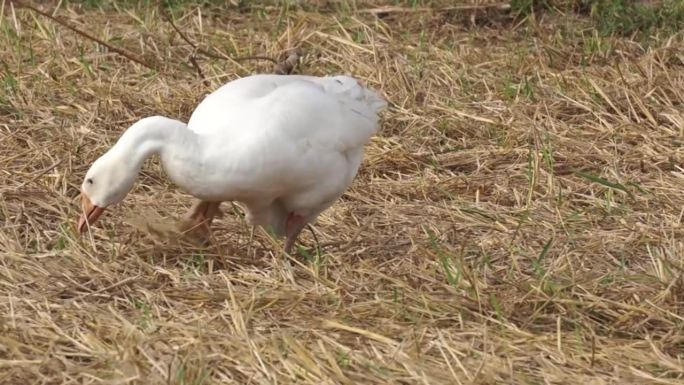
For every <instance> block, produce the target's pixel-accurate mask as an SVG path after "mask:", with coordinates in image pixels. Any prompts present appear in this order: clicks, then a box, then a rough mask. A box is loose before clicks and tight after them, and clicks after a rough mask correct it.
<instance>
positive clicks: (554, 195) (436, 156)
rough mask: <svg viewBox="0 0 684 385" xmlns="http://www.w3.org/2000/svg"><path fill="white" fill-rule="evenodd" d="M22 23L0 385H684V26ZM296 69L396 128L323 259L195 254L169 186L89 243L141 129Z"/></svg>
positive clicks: (349, 6) (431, 11)
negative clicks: (286, 60)
mask: <svg viewBox="0 0 684 385" xmlns="http://www.w3.org/2000/svg"><path fill="white" fill-rule="evenodd" d="M606 1H609V0H605V1H604V3H605V2H606ZM610 1H613V2H614V3H616V4H617V3H620V2H621V0H610ZM0 3H1V4H0V6H1V8H0V14H1V16H0V180H1V181H2V182H1V183H0V224H1V225H2V229H1V230H0V383H2V384H12V385H13V384H61V383H64V384H67V383H68V384H178V385H180V384H185V385H190V384H192V385H200V384H291V383H292V384H294V383H296V384H381V383H382V384H684V278H683V274H684V227H683V226H684V223H683V216H684V34H683V33H682V32H678V31H677V30H676V29H677V26H678V25H679V26H681V24H677V23H679V21H678V20H680V19H677V17H679V16H682V15H684V10H682V9H679V10H677V9H671V10H670V11H669V12H670V13H666V12H661V13H653V14H651V16H652V17H653V19H652V20H651V19H648V20H641V21H639V20H637V21H634V20H633V19H625V20H628V21H629V23H628V22H624V20H622V19H620V18H619V17H618V16H615V15H616V14H615V13H610V12H612V11H610V10H608V11H605V14H603V15H602V16H601V15H597V14H598V11H596V9H594V11H591V10H590V9H589V7H586V6H585V7H582V6H581V3H587V1H581V0H578V1H576V3H577V4H578V6H577V7H574V8H571V7H562V6H554V5H553V4H551V5H549V4H550V3H554V2H553V1H551V2H546V3H544V5H543V6H537V7H534V8H529V7H527V5H526V4H528V3H529V2H525V1H520V0H518V1H513V2H510V3H509V2H508V1H499V2H496V3H494V2H490V3H489V4H488V3H487V2H486V1H479V2H477V3H478V4H475V2H458V1H441V2H438V1H433V2H430V1H412V2H401V1H370V0H369V1H365V0H357V1H349V2H335V1H323V0H319V1H311V2H282V1H280V2H276V1H270V2H267V1H263V2H256V1H255V2H249V1H233V2H225V4H224V2H220V1H194V2H181V1H166V2H164V5H158V4H156V2H154V1H148V2H145V1H140V2H133V1H122V2H119V3H118V5H112V4H110V3H109V2H105V1H94V0H91V1H84V2H76V1H45V2H37V1H35V2H32V3H29V2H28V1H24V2H14V1H12V0H4V1H0ZM24 3H28V5H30V6H32V7H35V8H36V9H37V10H40V11H42V12H44V13H45V14H46V15H47V16H46V15H43V14H41V13H39V12H37V11H36V10H30V9H27V8H25V7H22V5H27V4H24ZM558 3H562V2H559V1H556V2H555V4H558ZM646 3H648V4H646V5H643V6H644V7H657V6H658V4H660V3H663V2H657V1H656V2H646ZM664 3H666V4H670V6H671V7H676V4H675V3H672V2H667V1H665V2H664ZM31 4H32V5H31ZM492 4H494V5H492ZM538 4H540V3H538ZM672 4H675V5H674V6H673V5H672ZM160 10H163V12H161V11H160ZM679 11H681V12H682V13H681V14H677V13H676V12H679ZM164 15H166V16H164ZM611 15H612V16H611ZM624 15H626V17H636V16H634V14H628V13H624ZM630 15H631V16H630ZM48 16H52V17H54V18H56V19H58V20H56V19H51V18H50V17H48ZM171 20H172V22H171ZM663 20H664V21H663ZM630 23H631V24H630ZM649 23H650V24H649ZM668 23H669V24H668ZM65 25H69V26H71V27H74V28H76V29H78V30H80V31H82V32H85V33H87V34H88V35H89V36H90V37H87V36H83V35H81V34H78V33H76V32H74V31H73V30H70V29H69V28H67V27H66V26H65ZM673 26H674V28H673ZM94 39H98V40H100V41H101V43H104V44H101V43H98V42H96V41H95V40H94ZM106 45H107V46H109V48H108V47H106ZM293 48H301V49H302V50H303V51H302V52H303V53H304V56H303V57H302V60H301V63H300V65H298V66H297V67H296V69H295V73H304V74H315V75H325V74H337V73H350V74H353V75H355V76H357V77H358V78H359V79H361V80H362V81H363V82H364V83H365V84H367V85H369V86H371V87H373V88H375V89H377V90H379V91H380V92H381V93H382V95H384V96H385V97H386V98H387V100H388V101H389V102H390V106H389V108H388V109H387V111H386V112H384V113H383V115H382V129H381V132H380V133H379V135H378V136H377V137H375V138H373V140H372V142H371V143H370V144H369V146H368V147H367V152H366V157H365V159H364V162H363V165H362V167H361V170H360V171H359V175H358V177H357V178H356V179H355V181H354V183H353V185H352V187H351V188H350V189H349V190H348V191H347V193H346V194H345V195H344V197H343V198H342V199H341V200H340V201H339V202H337V203H336V204H335V205H334V206H333V207H332V208H331V209H329V210H328V211H326V212H324V214H323V215H322V216H321V218H320V220H319V221H318V222H317V223H316V224H315V225H314V226H313V228H314V231H315V233H316V238H317V239H318V242H319V243H318V246H317V245H316V243H315V241H314V237H313V236H312V234H311V232H309V231H305V232H303V233H302V237H301V238H300V246H299V250H298V252H297V253H296V254H295V255H293V256H287V255H285V254H284V253H283V252H282V250H281V243H279V242H274V241H272V240H271V239H270V238H269V237H268V236H267V235H266V234H264V233H263V232H259V233H257V234H256V237H255V239H254V240H253V241H252V242H249V230H250V229H249V227H248V226H247V225H246V224H245V222H244V220H243V218H242V214H241V212H240V211H239V210H238V209H237V207H233V208H231V206H230V205H225V208H226V210H225V215H224V216H223V217H222V218H220V219H219V220H218V221H216V222H215V223H214V225H213V229H214V239H213V241H212V242H211V244H210V245H208V246H203V247H199V246H196V245H193V244H192V243H189V242H185V241H183V240H180V241H179V239H178V237H177V236H175V235H174V234H173V233H172V232H171V230H169V224H170V223H173V221H175V220H177V219H178V218H179V217H181V216H182V215H183V214H184V212H185V211H186V210H187V209H188V207H189V206H190V204H191V203H192V198H191V197H190V196H188V195H186V194H184V193H182V192H181V191H179V190H178V189H177V188H176V187H175V186H174V185H173V184H171V183H170V182H169V181H168V179H167V178H166V176H165V175H164V172H163V171H162V169H161V167H160V165H159V162H158V160H156V159H153V160H152V161H150V162H148V163H147V164H146V166H145V168H144V171H143V173H142V174H141V176H140V178H139V181H138V183H137V184H136V187H135V189H134V190H133V191H132V193H131V194H130V195H129V196H128V198H127V199H126V200H125V201H124V203H122V204H121V205H119V206H117V207H116V208H115V209H112V210H108V212H107V214H106V215H105V216H103V218H102V219H101V221H100V222H98V226H97V227H96V228H93V230H92V232H90V233H86V234H85V235H84V236H83V237H79V236H77V235H76V233H75V230H74V221H75V219H76V217H77V215H78V214H79V213H80V206H79V204H80V202H79V200H78V190H79V186H80V183H81V181H82V178H83V176H84V174H85V172H86V170H87V169H88V167H89V166H90V164H91V162H92V161H93V160H94V159H96V158H97V157H98V156H100V155H101V154H102V153H103V152H104V151H105V150H106V149H107V148H108V147H109V146H111V145H112V144H113V143H114V142H115V141H116V140H117V138H118V137H119V135H120V134H121V133H122V132H123V130H125V129H126V128H127V127H128V126H129V125H130V124H131V123H133V122H134V121H136V120H137V119H140V118H142V117H145V116H149V115H157V114H160V115H166V116H169V117H174V118H178V119H182V120H187V119H188V118H189V116H190V113H191V112H192V110H193V109H194V106H196V105H197V103H199V101H200V100H201V99H202V97H203V96H204V95H206V94H207V93H208V92H210V91H212V90H214V89H216V88H217V87H218V86H219V85H221V84H223V83H225V82H227V81H229V80H232V79H235V78H237V77H240V76H245V75H249V74H253V73H259V72H272V71H273V68H274V64H273V63H272V62H271V61H268V60H233V58H237V57H242V56H265V57H269V58H274V59H278V60H280V59H282V57H283V56H284V55H286V54H287V52H288V50H290V49H293ZM116 50H119V51H120V52H116ZM126 56H129V57H126ZM198 69H199V70H198ZM265 113H267V112H265Z"/></svg>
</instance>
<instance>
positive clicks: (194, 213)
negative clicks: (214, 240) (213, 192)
mask: <svg viewBox="0 0 684 385" xmlns="http://www.w3.org/2000/svg"><path fill="white" fill-rule="evenodd" d="M219 206H221V202H207V201H197V202H195V203H194V204H193V205H192V207H191V208H190V210H188V212H187V214H185V221H184V222H183V223H182V225H181V229H182V230H183V231H184V232H188V233H192V234H196V235H199V236H201V237H202V238H205V239H206V238H209V235H210V234H211V230H210V228H209V226H210V225H211V222H212V220H213V219H214V217H217V216H220V215H221V210H220V209H219Z"/></svg>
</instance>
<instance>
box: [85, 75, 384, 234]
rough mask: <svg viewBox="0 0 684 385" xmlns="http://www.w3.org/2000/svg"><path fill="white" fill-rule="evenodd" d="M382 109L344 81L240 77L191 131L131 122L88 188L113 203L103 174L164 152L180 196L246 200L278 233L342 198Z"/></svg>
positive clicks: (155, 120) (172, 124) (256, 219)
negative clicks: (119, 164)
mask: <svg viewBox="0 0 684 385" xmlns="http://www.w3.org/2000/svg"><path fill="white" fill-rule="evenodd" d="M385 106H386V103H385V101H384V100H383V99H382V98H381V97H380V96H378V94H376V93H375V92H374V91H371V90H369V89H367V88H365V87H363V86H361V85H360V84H359V83H358V82H357V81H356V80H355V79H353V78H351V77H348V76H334V77H314V76H299V75H254V76H249V77H245V78H241V79H238V80H235V81H232V82H230V83H227V84H225V85H224V86H222V87H221V88H219V89H217V90H216V91H214V92H213V93H211V94H209V95H208V96H207V97H206V98H205V99H204V100H203V101H202V102H201V103H200V104H199V105H198V106H197V108H196V109H195V111H194V112H193V114H192V116H191V117H190V120H189V122H188V123H187V125H185V124H184V123H182V122H179V121H177V120H173V119H168V118H163V117H151V118H145V119H142V120H141V121H139V122H138V123H136V124H134V125H133V126H131V128H129V129H128V130H127V131H126V133H124V135H122V137H121V138H120V140H119V141H118V142H117V144H116V145H115V146H114V147H112V149H110V150H109V151H108V153H107V154H105V155H103V156H102V157H101V158H100V159H98V160H97V161H96V162H95V163H94V164H93V166H92V167H91V170H89V172H88V174H87V175H86V178H85V181H84V184H83V187H82V191H83V193H84V196H86V197H87V198H88V200H89V201H90V202H91V204H92V205H94V206H100V207H106V206H107V205H109V204H111V203H116V202H112V201H117V200H120V199H123V197H121V196H120V195H121V194H120V193H118V194H114V193H110V195H112V196H113V195H116V199H114V198H112V197H110V196H107V192H105V191H102V190H106V186H105V187H102V185H103V184H105V185H106V184H107V183H109V184H115V183H116V182H114V181H109V180H110V179H112V178H110V177H108V176H107V175H106V174H107V173H109V174H112V173H114V174H121V173H126V172H127V171H125V170H124V171H121V170H114V171H116V172H114V171H112V170H109V169H113V168H115V167H114V166H109V164H110V163H115V162H116V160H117V159H119V160H121V159H122V158H126V160H127V161H128V162H132V163H133V164H134V166H135V167H131V168H130V169H131V170H132V171H128V172H135V173H136V174H137V171H139V168H140V166H141V165H142V162H143V161H144V159H145V158H147V157H149V156H150V155H152V154H155V153H158V154H159V155H160V157H161V160H162V164H163V167H164V169H165V171H166V172H167V174H168V175H169V177H170V178H171V179H172V180H173V181H174V182H175V183H176V184H177V185H178V186H179V187H180V188H181V189H182V190H184V191H186V192H187V193H189V194H191V195H193V196H195V197H197V198H199V199H201V200H203V201H210V202H222V201H237V202H240V203H242V205H243V206H244V207H245V209H246V212H247V220H248V222H249V223H250V224H252V225H261V226H264V227H267V228H270V229H272V230H273V231H274V232H275V233H276V234H279V235H282V234H284V233H285V231H286V229H285V227H286V223H287V217H288V215H298V216H301V217H303V218H305V220H306V222H307V223H308V222H310V221H313V220H314V219H315V218H316V217H317V216H318V214H320V213H321V212H322V211H323V210H325V209H326V208H328V207H329V206H330V205H332V204H333V203H334V202H335V201H336V200H337V199H338V198H339V197H340V196H341V195H342V194H343V193H344V191H345V190H346V189H347V187H348V186H349V185H350V184H351V182H352V180H353V179H354V177H355V176H356V173H357V171H358V169H359V166H360V164H361V160H362V157H363V147H364V145H365V144H366V143H368V141H369V140H370V138H371V137H372V136H373V135H374V134H375V133H376V132H377V130H378V113H379V112H380V111H381V110H382V109H383V108H384V107H385ZM101 159H105V160H101ZM98 162H100V163H102V164H101V165H99V166H98ZM103 174H105V175H104V176H103ZM89 178H90V182H92V181H93V180H96V181H95V183H94V184H98V182H100V183H99V186H94V185H93V183H88V180H89ZM115 187H118V186H112V190H117V188H115ZM127 188H128V189H130V187H127ZM118 190H126V188H118ZM127 192H128V191H126V193H127ZM124 196H125V194H124Z"/></svg>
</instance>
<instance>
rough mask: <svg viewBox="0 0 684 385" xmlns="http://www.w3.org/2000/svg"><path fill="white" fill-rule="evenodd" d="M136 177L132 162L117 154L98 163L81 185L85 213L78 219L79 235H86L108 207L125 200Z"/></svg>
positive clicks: (104, 157) (98, 160) (111, 154)
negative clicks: (88, 228) (90, 226)
mask: <svg viewBox="0 0 684 385" xmlns="http://www.w3.org/2000/svg"><path fill="white" fill-rule="evenodd" d="M137 175H138V170H136V169H135V168H133V167H131V164H130V160H129V159H123V158H122V157H121V156H119V154H117V153H116V152H112V151H110V152H108V153H106V154H105V155H103V156H102V157H100V158H99V159H97V160H96V161H95V162H94V163H93V165H92V166H91V167H90V169H89V170H88V172H87V173H86V176H85V178H84V179H83V183H82V184H81V204H82V206H83V213H82V214H81V216H80V217H79V219H78V226H77V228H78V232H79V233H83V232H85V230H86V229H87V227H88V226H89V225H92V224H93V223H95V222H96V221H97V219H98V218H99V217H100V216H101V215H102V213H103V212H104V211H105V209H106V208H107V207H109V206H112V205H115V204H117V203H119V202H121V201H122V200H124V198H125V197H126V195H128V193H129V191H131V189H132V188H133V184H134V183H135V179H136V177H137Z"/></svg>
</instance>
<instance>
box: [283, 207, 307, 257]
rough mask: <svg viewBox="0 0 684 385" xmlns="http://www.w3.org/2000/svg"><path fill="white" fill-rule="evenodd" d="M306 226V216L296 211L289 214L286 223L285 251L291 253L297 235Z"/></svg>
mask: <svg viewBox="0 0 684 385" xmlns="http://www.w3.org/2000/svg"><path fill="white" fill-rule="evenodd" d="M304 226H306V218H305V217H303V216H301V215H297V214H295V213H290V215H288V216H287V222H286V225H285V236H286V238H285V246H284V249H285V252H286V253H288V254H290V251H291V250H292V246H293V245H294V243H295V241H296V240H297V237H298V236H299V233H300V232H301V231H302V229H303V228H304Z"/></svg>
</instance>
